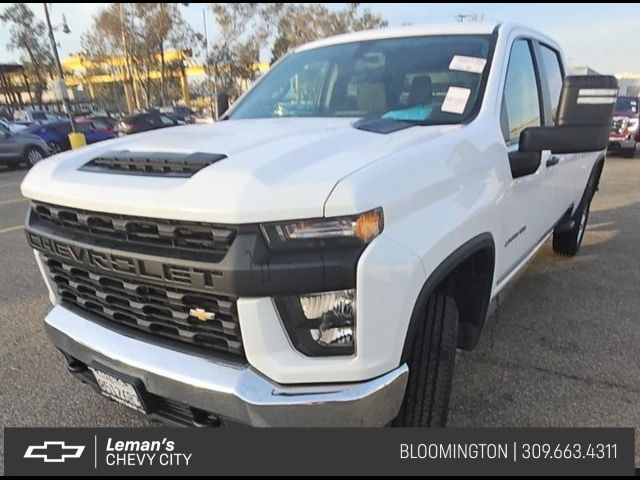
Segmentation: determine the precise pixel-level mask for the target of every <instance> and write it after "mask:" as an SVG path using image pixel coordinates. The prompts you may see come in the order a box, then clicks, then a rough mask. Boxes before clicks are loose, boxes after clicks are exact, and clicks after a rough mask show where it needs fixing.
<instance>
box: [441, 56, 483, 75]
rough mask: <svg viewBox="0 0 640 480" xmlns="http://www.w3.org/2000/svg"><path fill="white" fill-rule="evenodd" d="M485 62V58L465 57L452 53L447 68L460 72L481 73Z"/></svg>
mask: <svg viewBox="0 0 640 480" xmlns="http://www.w3.org/2000/svg"><path fill="white" fill-rule="evenodd" d="M486 64H487V59H486V58H478V57H465V56H463V55H454V57H453V58H452V59H451V63H449V70H458V71H460V72H471V73H482V71H483V70H484V66H485V65H486Z"/></svg>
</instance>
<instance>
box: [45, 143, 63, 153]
mask: <svg viewBox="0 0 640 480" xmlns="http://www.w3.org/2000/svg"><path fill="white" fill-rule="evenodd" d="M47 145H48V146H49V148H50V149H51V153H53V154H56V153H60V152H61V151H62V150H63V149H62V145H60V144H59V143H58V142H48V143H47Z"/></svg>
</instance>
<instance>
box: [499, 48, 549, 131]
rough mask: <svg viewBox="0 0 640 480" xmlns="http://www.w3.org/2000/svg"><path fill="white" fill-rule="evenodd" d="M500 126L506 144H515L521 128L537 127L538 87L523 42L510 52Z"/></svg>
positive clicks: (538, 118)
mask: <svg viewBox="0 0 640 480" xmlns="http://www.w3.org/2000/svg"><path fill="white" fill-rule="evenodd" d="M500 123H501V126H502V133H503V135H504V139H505V141H506V142H507V143H514V142H517V141H518V140H519V138H520V132H522V130H524V129H525V128H527V127H536V126H540V125H541V123H540V96H539V93H538V83H537V80H536V71H535V68H534V66H533V55H532V54H531V48H530V46H529V42H528V41H527V40H517V41H516V42H515V43H514V44H513V48H512V49H511V55H510V56H509V66H508V69H507V79H506V82H505V86H504V94H503V99H502V109H501V112H500Z"/></svg>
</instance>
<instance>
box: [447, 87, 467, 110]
mask: <svg viewBox="0 0 640 480" xmlns="http://www.w3.org/2000/svg"><path fill="white" fill-rule="evenodd" d="M469 95H471V90H469V89H468V88H461V87H449V90H447V96H446V97H444V102H442V107H440V110H442V111H443V112H448V113H464V109H465V108H467V102H468V101H469Z"/></svg>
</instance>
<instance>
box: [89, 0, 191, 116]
mask: <svg viewBox="0 0 640 480" xmlns="http://www.w3.org/2000/svg"><path fill="white" fill-rule="evenodd" d="M199 37H200V35H199V34H197V33H195V32H194V31H193V29H192V28H191V27H190V26H189V25H188V24H187V22H186V21H185V20H184V18H183V17H182V14H181V12H180V9H179V8H178V5H177V4H163V3H129V4H109V5H108V6H106V7H105V8H103V9H102V10H100V11H99V12H98V13H97V14H96V15H94V17H93V25H92V28H91V29H90V30H89V32H87V33H86V34H85V35H83V38H82V46H83V49H84V51H85V52H86V53H87V55H88V56H89V57H90V58H92V59H93V60H95V61H99V62H102V63H103V64H104V63H105V62H107V63H108V59H114V58H117V57H119V60H118V61H114V62H113V63H114V64H113V65H112V66H110V68H109V69H110V70H115V71H116V72H117V73H119V74H120V75H123V76H124V78H125V79H126V81H127V82H131V81H136V82H137V83H136V85H139V86H140V88H141V89H142V91H143V94H144V98H143V100H144V104H145V106H147V107H150V106H152V105H157V104H161V105H164V104H165V103H166V102H167V99H168V98H175V97H176V96H177V95H179V91H180V89H179V87H177V86H176V84H177V82H176V81H175V79H174V77H175V75H170V74H169V73H173V72H175V71H177V70H178V69H182V68H183V65H182V63H181V62H179V63H177V64H169V65H168V64H167V62H166V61H165V54H166V52H167V50H168V49H170V48H173V49H177V50H189V51H191V50H192V48H193V46H194V45H195V46H197V45H199V44H200V38H199ZM157 71H159V72H160V75H159V79H158V81H156V79H155V76H156V75H155V73H154V72H157ZM132 72H135V73H136V75H132ZM113 73H115V72H113ZM132 76H134V77H135V78H133V79H132V78H130V77H132ZM135 92H136V90H135V89H134V94H135ZM139 100H140V99H139V98H138V101H137V102H136V103H141V102H140V101H139Z"/></svg>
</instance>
